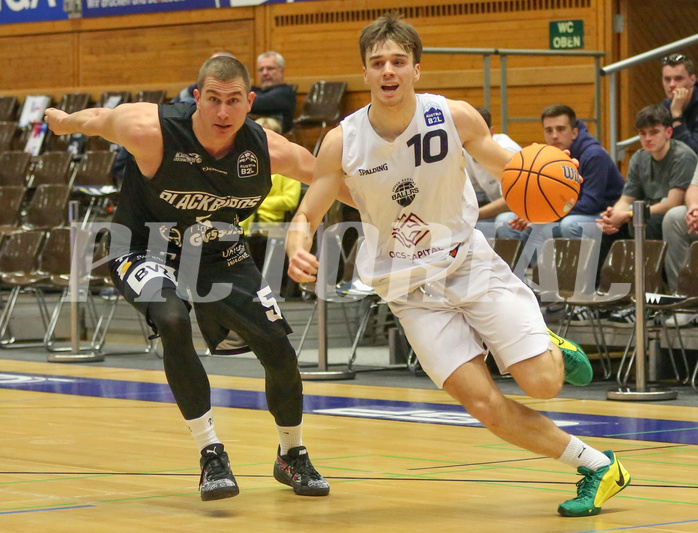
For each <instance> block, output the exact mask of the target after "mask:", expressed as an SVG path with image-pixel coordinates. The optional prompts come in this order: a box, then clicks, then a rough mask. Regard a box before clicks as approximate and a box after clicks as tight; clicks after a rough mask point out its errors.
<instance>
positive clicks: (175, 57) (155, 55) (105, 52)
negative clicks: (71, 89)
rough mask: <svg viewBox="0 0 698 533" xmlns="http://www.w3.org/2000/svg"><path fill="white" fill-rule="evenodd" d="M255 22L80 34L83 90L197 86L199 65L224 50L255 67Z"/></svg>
mask: <svg viewBox="0 0 698 533" xmlns="http://www.w3.org/2000/svg"><path fill="white" fill-rule="evenodd" d="M252 43H254V21H251V20H248V21H232V22H228V21H226V22H206V23H200V24H187V25H176V26H164V27H151V28H146V29H142V28H137V29H135V28H134V29H124V30H117V29H114V30H103V31H91V32H85V33H83V34H81V35H80V44H79V54H80V59H81V60H80V74H79V84H80V85H81V86H91V85H124V86H135V85H138V84H157V83H158V82H161V81H162V80H167V81H168V83H173V82H180V83H181V84H182V86H186V85H189V84H190V83H193V82H194V81H196V77H197V75H198V72H199V67H200V66H201V64H202V63H203V62H204V61H205V60H206V59H208V58H209V57H210V55H211V54H212V53H213V52H216V51H220V50H226V51H229V52H231V53H232V54H234V55H235V56H236V57H237V58H238V59H239V60H240V61H242V62H243V63H245V64H246V65H251V64H252V63H253V62H254V59H253V53H254V48H253V47H252Z"/></svg>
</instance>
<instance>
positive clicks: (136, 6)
mask: <svg viewBox="0 0 698 533" xmlns="http://www.w3.org/2000/svg"><path fill="white" fill-rule="evenodd" d="M0 1H2V0H0ZM226 3H228V2H226ZM256 3H257V4H259V3H260V2H256ZM262 3H263V2H262ZM220 4H221V1H220V0H83V2H82V16H83V17H84V18H91V17H107V16H112V15H135V14H139V13H160V12H163V11H190V10H192V9H214V8H217V7H223V6H221V5H220ZM225 7H228V6H225Z"/></svg>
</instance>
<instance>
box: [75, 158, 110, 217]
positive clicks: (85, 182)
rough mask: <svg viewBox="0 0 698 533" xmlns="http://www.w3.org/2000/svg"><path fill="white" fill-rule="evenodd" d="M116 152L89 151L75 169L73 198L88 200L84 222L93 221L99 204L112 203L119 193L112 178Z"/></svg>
mask: <svg viewBox="0 0 698 533" xmlns="http://www.w3.org/2000/svg"><path fill="white" fill-rule="evenodd" d="M115 160H116V152H111V151H106V150H96V151H87V152H85V153H84V155H83V156H82V159H81V160H80V162H79V163H78V164H77V165H76V167H75V172H74V174H73V178H72V185H73V197H77V198H79V199H87V200H88V201H89V202H88V206H87V210H86V212H85V216H84V218H83V220H84V221H85V222H87V221H89V220H91V218H92V215H93V211H94V210H95V209H96V208H97V207H98V205H99V204H104V203H107V202H109V201H110V199H111V197H112V196H113V195H115V194H116V193H117V192H118V189H117V187H116V184H115V183H114V179H113V177H112V168H113V167H114V161H115Z"/></svg>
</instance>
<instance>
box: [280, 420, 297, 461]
mask: <svg viewBox="0 0 698 533" xmlns="http://www.w3.org/2000/svg"><path fill="white" fill-rule="evenodd" d="M276 431H277V433H278V434H279V446H280V447H281V450H279V455H286V454H287V453H288V451H289V450H290V449H291V448H295V447H296V446H303V424H298V425H297V426H279V425H278V424H277V426H276Z"/></svg>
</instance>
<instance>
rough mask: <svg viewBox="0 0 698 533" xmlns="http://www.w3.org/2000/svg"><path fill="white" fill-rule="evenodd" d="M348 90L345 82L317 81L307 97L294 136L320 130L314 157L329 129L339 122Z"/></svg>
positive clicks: (295, 126)
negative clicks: (310, 130) (309, 130)
mask: <svg viewBox="0 0 698 533" xmlns="http://www.w3.org/2000/svg"><path fill="white" fill-rule="evenodd" d="M346 90H347V82H345V81H316V82H315V83H313V85H312V86H311V88H310V91H309V92H308V94H307V95H306V97H305V100H304V101H303V108H302V109H301V113H300V115H299V116H298V118H297V119H295V120H294V121H293V128H292V135H295V133H296V132H300V131H301V130H304V129H308V128H320V133H319V134H318V138H317V141H316V142H315V147H314V148H313V150H312V152H313V155H317V153H318V150H319V149H320V144H322V139H323V138H324V137H325V134H326V133H327V131H328V130H329V128H330V127H332V126H334V125H336V124H337V123H338V122H339V118H340V116H341V112H342V100H343V98H344V93H345V92H346ZM301 135H302V133H301ZM308 148H309V147H308Z"/></svg>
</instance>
